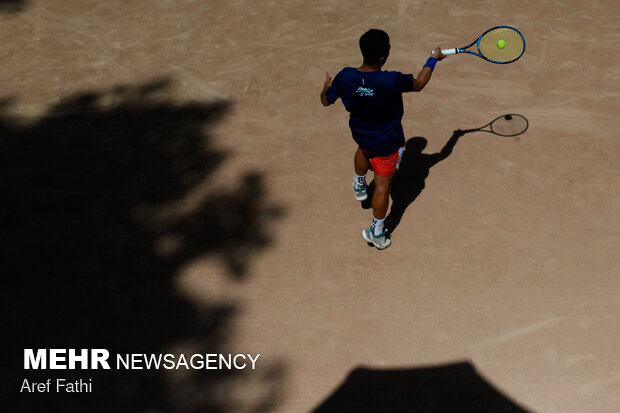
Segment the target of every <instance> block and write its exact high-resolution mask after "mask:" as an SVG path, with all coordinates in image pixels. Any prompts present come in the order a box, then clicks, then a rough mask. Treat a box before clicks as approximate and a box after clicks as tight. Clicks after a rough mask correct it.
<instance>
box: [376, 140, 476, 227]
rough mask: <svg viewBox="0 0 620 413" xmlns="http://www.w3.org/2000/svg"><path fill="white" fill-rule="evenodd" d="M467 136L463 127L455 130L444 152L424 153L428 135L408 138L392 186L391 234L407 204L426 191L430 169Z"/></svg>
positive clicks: (388, 225) (389, 217)
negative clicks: (462, 137)
mask: <svg viewBox="0 0 620 413" xmlns="http://www.w3.org/2000/svg"><path fill="white" fill-rule="evenodd" d="M463 135H464V133H463V132H462V131H461V130H455V131H454V132H453V134H452V136H451V137H450V139H449V140H448V141H447V142H446V144H445V145H444V147H443V148H442V149H441V151H439V152H438V153H433V154H426V153H422V151H423V150H424V148H426V144H427V140H426V139H425V138H422V137H413V138H411V139H409V140H408V141H407V143H406V144H405V151H404V152H403V158H402V160H401V164H400V168H399V169H398V171H396V174H395V175H394V180H393V181H392V189H391V190H390V196H391V197H392V206H391V208H390V212H389V213H388V215H387V217H386V219H385V228H386V230H387V233H388V236H390V235H391V234H392V233H393V232H394V230H395V229H396V227H398V225H399V224H400V221H401V220H402V218H403V215H404V214H405V211H406V209H407V207H409V205H411V204H412V203H413V201H415V200H416V198H417V197H418V196H419V195H420V194H421V193H422V190H424V187H425V180H426V178H427V177H428V174H429V170H430V168H432V167H433V166H435V165H437V164H438V163H439V162H441V161H443V160H444V159H446V158H447V157H448V156H450V154H452V150H453V149H454V145H456V143H457V142H458V140H459V138H460V137H461V136H463Z"/></svg>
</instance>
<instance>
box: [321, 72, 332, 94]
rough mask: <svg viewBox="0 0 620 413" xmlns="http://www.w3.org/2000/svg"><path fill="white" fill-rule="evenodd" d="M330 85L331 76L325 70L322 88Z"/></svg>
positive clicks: (325, 88) (324, 88) (327, 87)
mask: <svg viewBox="0 0 620 413" xmlns="http://www.w3.org/2000/svg"><path fill="white" fill-rule="evenodd" d="M331 85H332V78H331V77H330V76H329V73H328V72H325V83H324V84H323V90H327V89H329V87H330V86H331Z"/></svg>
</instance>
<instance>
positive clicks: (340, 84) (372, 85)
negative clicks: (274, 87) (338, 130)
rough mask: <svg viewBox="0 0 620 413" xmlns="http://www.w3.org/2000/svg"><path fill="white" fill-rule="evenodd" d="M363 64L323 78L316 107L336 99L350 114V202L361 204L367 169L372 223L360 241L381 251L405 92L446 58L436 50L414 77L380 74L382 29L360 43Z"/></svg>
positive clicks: (386, 46)
mask: <svg viewBox="0 0 620 413" xmlns="http://www.w3.org/2000/svg"><path fill="white" fill-rule="evenodd" d="M359 45H360V49H361V52H362V57H363V58H364V61H363V63H362V65H361V66H360V67H358V68H353V67H346V68H344V69H342V70H341V71H340V72H339V73H338V74H337V75H336V76H335V77H334V79H333V81H332V78H331V77H330V76H329V73H327V74H326V80H325V84H324V85H323V91H322V92H321V103H322V104H323V106H329V105H331V104H333V103H335V102H336V100H337V99H338V98H340V99H341V100H342V103H343V104H344V107H345V109H346V110H347V111H348V112H349V113H350V117H349V127H350V128H351V133H352V135H353V139H354V140H355V142H356V143H357V145H358V148H357V150H356V152H355V157H354V166H355V177H354V181H353V191H354V194H355V199H356V200H358V201H364V200H366V199H367V198H368V193H367V191H366V174H367V172H368V170H369V169H370V168H371V167H372V170H373V171H374V181H375V191H374V194H373V196H372V200H371V205H372V223H371V225H370V228H367V229H364V230H363V231H362V238H363V239H364V240H365V241H366V242H368V243H369V244H372V245H374V246H375V247H376V248H378V249H380V250H382V249H385V248H387V247H389V246H390V244H391V240H390V239H389V238H388V237H387V231H386V229H385V228H384V224H385V216H386V214H387V210H388V205H389V202H390V188H391V185H392V178H393V176H394V173H395V172H396V170H397V169H398V165H399V162H400V160H401V158H402V153H403V146H404V145H405V135H404V133H403V127H402V124H401V120H402V117H403V99H402V94H403V93H404V92H419V91H421V90H422V89H424V86H426V84H427V83H428V82H429V80H430V79H431V75H432V73H433V70H434V68H435V64H436V63H437V61H438V60H442V59H443V58H444V57H445V56H444V55H443V53H441V49H440V48H437V49H435V51H434V52H433V54H432V55H431V57H429V58H428V60H427V61H426V64H425V65H424V67H422V70H420V72H419V73H418V76H417V77H416V78H414V77H413V75H411V74H403V73H401V72H395V71H383V70H381V69H382V67H383V65H384V64H385V61H386V60H387V58H388V55H389V54H390V38H389V36H388V34H387V33H386V32H384V31H383V30H377V29H371V30H369V31H367V32H366V33H364V34H363V35H362V37H360V40H359Z"/></svg>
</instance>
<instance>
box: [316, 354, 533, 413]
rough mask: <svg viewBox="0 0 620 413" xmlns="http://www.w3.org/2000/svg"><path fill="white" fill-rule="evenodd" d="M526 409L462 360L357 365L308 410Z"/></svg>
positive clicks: (498, 412) (518, 412) (445, 412)
mask: <svg viewBox="0 0 620 413" xmlns="http://www.w3.org/2000/svg"><path fill="white" fill-rule="evenodd" d="M404 412H425V413H463V412H471V413H479V412H494V413H504V412H505V413H508V412H512V413H525V412H527V410H525V409H523V408H522V407H520V406H519V405H517V404H516V403H514V402H513V401H512V400H510V399H509V398H508V397H506V396H505V395H503V394H502V393H501V392H500V391H498V390H497V389H495V388H494V387H493V386H492V385H491V384H490V383H488V382H487V381H486V380H485V379H484V378H483V377H481V376H480V375H479V374H478V372H477V371H476V370H475V368H474V367H473V366H472V365H471V364H470V363H467V362H462V363H454V364H450V365H445V366H437V367H429V368H413V369H393V370H376V369H368V368H356V369H355V370H353V371H352V372H351V373H350V374H349V376H348V377H347V379H346V381H345V382H344V383H343V384H342V385H341V386H340V387H339V388H338V389H336V390H335V391H334V392H333V393H332V394H331V395H330V396H329V397H328V398H327V399H326V400H325V401H324V402H323V403H321V404H320V405H319V406H318V407H317V408H316V409H315V410H313V413H404Z"/></svg>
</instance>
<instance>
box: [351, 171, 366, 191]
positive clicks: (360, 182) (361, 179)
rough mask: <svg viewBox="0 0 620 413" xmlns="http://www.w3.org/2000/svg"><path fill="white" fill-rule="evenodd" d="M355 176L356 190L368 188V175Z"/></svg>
mask: <svg viewBox="0 0 620 413" xmlns="http://www.w3.org/2000/svg"><path fill="white" fill-rule="evenodd" d="M354 175H355V181H353V182H354V183H355V189H362V188H363V187H365V186H366V175H364V176H359V175H358V174H354Z"/></svg>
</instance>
